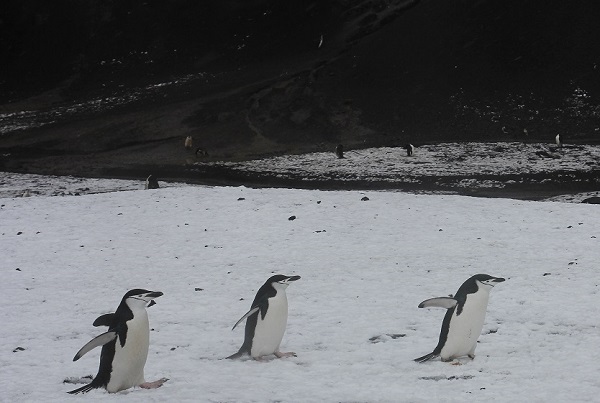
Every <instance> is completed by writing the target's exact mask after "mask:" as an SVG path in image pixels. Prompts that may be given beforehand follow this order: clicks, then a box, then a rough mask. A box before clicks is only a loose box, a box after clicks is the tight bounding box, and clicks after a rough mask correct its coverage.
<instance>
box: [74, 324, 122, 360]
mask: <svg viewBox="0 0 600 403" xmlns="http://www.w3.org/2000/svg"><path fill="white" fill-rule="evenodd" d="M116 337H117V332H114V331H109V332H106V333H102V334H101V335H100V336H96V337H94V338H93V339H92V340H90V341H89V342H87V344H86V345H85V346H83V347H81V349H80V350H79V351H78V352H77V354H75V357H73V361H77V360H78V359H80V358H81V357H83V355H84V354H85V353H87V352H88V351H90V350H93V349H94V348H96V347H100V346H103V345H105V344H106V343H110V342H111V341H113V340H114V339H115V338H116Z"/></svg>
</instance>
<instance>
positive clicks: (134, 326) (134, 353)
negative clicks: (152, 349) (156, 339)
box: [106, 310, 150, 393]
mask: <svg viewBox="0 0 600 403" xmlns="http://www.w3.org/2000/svg"><path fill="white" fill-rule="evenodd" d="M149 345H150V326H149V324H148V315H147V313H146V311H145V310H144V312H136V315H135V318H134V319H132V320H130V321H128V322H127V337H126V339H125V346H123V347H121V340H120V339H119V338H118V337H117V340H116V345H115V357H114V359H113V362H112V372H111V374H110V380H109V382H108V384H107V385H106V390H107V391H109V392H111V393H114V392H118V391H121V390H125V389H129V388H131V387H133V386H138V385H140V384H142V383H144V382H145V381H144V366H145V365H146V359H147V358H148V347H149Z"/></svg>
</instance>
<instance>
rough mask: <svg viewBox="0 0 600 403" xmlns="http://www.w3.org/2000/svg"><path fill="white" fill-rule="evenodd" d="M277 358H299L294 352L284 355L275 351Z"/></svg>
mask: <svg viewBox="0 0 600 403" xmlns="http://www.w3.org/2000/svg"><path fill="white" fill-rule="evenodd" d="M275 357H277V358H285V357H298V356H297V355H296V353H294V352H291V351H290V352H289V353H282V352H281V351H275Z"/></svg>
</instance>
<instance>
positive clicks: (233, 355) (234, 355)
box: [225, 350, 246, 360]
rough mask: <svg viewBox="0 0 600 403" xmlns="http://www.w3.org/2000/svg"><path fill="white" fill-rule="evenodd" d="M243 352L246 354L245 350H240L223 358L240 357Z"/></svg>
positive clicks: (232, 358)
mask: <svg viewBox="0 0 600 403" xmlns="http://www.w3.org/2000/svg"><path fill="white" fill-rule="evenodd" d="M244 354H246V352H245V351H242V350H240V351H238V352H237V353H235V354H231V355H230V356H229V357H225V359H226V360H235V359H238V358H241V357H242V356H243V355H244Z"/></svg>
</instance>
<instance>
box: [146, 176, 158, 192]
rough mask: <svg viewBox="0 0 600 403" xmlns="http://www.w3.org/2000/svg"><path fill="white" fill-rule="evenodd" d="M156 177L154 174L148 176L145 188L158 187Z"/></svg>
mask: <svg viewBox="0 0 600 403" xmlns="http://www.w3.org/2000/svg"><path fill="white" fill-rule="evenodd" d="M158 188H159V186H158V179H156V177H155V176H154V175H150V176H148V178H147V179H146V189H158Z"/></svg>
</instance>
